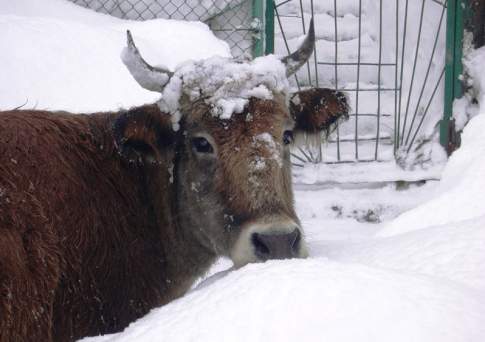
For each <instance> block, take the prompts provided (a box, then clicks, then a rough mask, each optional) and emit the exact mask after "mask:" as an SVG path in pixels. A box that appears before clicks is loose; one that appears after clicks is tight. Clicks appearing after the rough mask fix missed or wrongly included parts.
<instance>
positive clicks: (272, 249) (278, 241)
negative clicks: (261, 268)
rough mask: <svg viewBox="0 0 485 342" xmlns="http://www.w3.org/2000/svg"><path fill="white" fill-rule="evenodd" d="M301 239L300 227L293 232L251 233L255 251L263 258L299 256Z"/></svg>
mask: <svg viewBox="0 0 485 342" xmlns="http://www.w3.org/2000/svg"><path fill="white" fill-rule="evenodd" d="M301 239H302V236H301V232H300V230H299V229H298V228H296V229H295V230H293V231H292V232H291V233H253V234H252V235H251V243H252V245H253V247H254V252H255V254H256V256H257V257H258V258H259V259H261V260H268V259H287V258H293V257H297V256H298V255H299V253H300V245H301Z"/></svg>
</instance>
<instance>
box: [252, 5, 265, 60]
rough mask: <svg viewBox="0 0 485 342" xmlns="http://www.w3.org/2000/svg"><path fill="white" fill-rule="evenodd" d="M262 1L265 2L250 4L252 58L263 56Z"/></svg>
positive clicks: (263, 20) (263, 17) (263, 15)
mask: <svg viewBox="0 0 485 342" xmlns="http://www.w3.org/2000/svg"><path fill="white" fill-rule="evenodd" d="M264 1H265V0H253V2H252V12H253V21H252V23H251V31H252V33H253V58H255V57H258V56H262V55H263V54H264V43H265V32H264V22H265V13H264Z"/></svg>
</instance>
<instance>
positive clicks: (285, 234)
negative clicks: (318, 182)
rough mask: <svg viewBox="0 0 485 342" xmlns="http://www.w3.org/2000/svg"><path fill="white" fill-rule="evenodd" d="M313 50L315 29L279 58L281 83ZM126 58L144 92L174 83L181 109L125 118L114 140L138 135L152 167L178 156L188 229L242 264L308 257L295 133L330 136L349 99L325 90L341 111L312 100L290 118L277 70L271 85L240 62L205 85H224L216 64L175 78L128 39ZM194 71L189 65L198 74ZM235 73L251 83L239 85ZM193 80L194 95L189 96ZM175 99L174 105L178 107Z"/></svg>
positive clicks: (178, 186)
mask: <svg viewBox="0 0 485 342" xmlns="http://www.w3.org/2000/svg"><path fill="white" fill-rule="evenodd" d="M313 43H314V34H313V25H311V28H310V30H309V36H308V37H307V38H306V40H305V42H304V43H303V46H302V47H301V48H300V49H299V50H298V51H297V52H295V53H294V54H292V55H290V56H288V57H286V58H284V59H282V62H283V63H280V62H279V61H278V63H279V64H281V65H280V67H281V68H282V70H283V72H282V75H283V76H282V78H284V82H286V77H287V76H288V75H290V74H291V73H293V72H295V71H296V70H297V68H298V67H299V66H300V65H302V64H303V63H304V62H305V61H306V60H307V59H308V57H309V56H310V54H311V51H312V50H313ZM123 59H124V61H125V64H126V65H127V66H128V69H129V70H130V72H131V73H132V74H133V76H134V77H135V79H136V80H137V81H138V82H139V83H140V84H141V85H142V86H143V87H145V88H147V89H150V90H156V89H157V86H158V87H159V88H160V89H162V90H161V91H163V88H164V87H163V85H162V86H160V82H161V81H160V80H162V79H163V77H162V76H163V75H165V76H166V78H167V82H169V80H170V79H175V81H174V82H172V83H173V84H172V83H170V82H169V83H168V86H167V87H172V88H171V89H170V90H169V91H170V92H173V90H174V89H175V90H177V89H178V90H180V94H177V97H176V100H177V103H176V105H175V106H172V107H170V106H163V105H161V106H162V109H163V111H162V112H160V111H159V112H158V113H157V111H153V109H152V112H151V111H147V110H144V111H141V112H140V113H139V114H138V115H136V114H132V115H131V117H127V116H122V117H120V119H118V122H119V124H118V125H117V128H118V129H117V130H115V135H116V132H121V133H118V135H117V136H118V138H117V140H118V141H119V145H120V146H123V142H129V141H130V140H133V139H131V138H130V137H129V136H128V135H129V134H130V132H135V133H132V134H135V135H137V139H134V140H136V141H140V140H143V142H144V143H143V144H139V143H138V145H136V146H132V148H133V149H134V150H135V153H140V154H141V155H144V156H145V157H144V158H145V159H148V160H150V159H159V160H160V161H162V162H164V163H166V162H167V161H166V160H164V159H163V157H162V156H163V155H164V153H165V152H164V151H166V150H171V151H172V153H171V154H170V155H173V156H174V157H173V161H172V162H173V169H172V170H171V176H170V182H171V183H172V184H173V187H174V188H175V191H176V193H177V196H176V201H177V203H176V205H175V207H176V208H177V210H178V212H177V216H178V219H179V220H180V223H181V226H182V227H183V229H188V230H189V231H190V234H192V236H193V237H194V239H196V240H197V241H198V242H199V243H200V244H201V245H203V246H205V247H206V248H207V249H208V250H211V251H212V252H213V253H215V254H217V255H225V256H228V257H230V258H231V259H232V260H233V262H234V264H235V266H236V267H240V266H242V265H245V264H247V263H249V262H257V261H265V260H268V259H285V258H293V257H299V258H301V257H305V256H306V255H307V249H306V245H305V242H304V238H303V231H302V228H301V225H300V222H299V220H298V217H297V215H296V213H295V210H294V204H293V193H292V186H291V163H290V147H291V144H292V142H293V136H294V134H296V133H298V131H299V132H308V133H315V132H316V131H320V130H326V129H328V128H329V126H330V125H332V124H334V123H335V121H336V119H337V118H339V117H342V116H345V115H346V114H347V112H346V103H345V102H342V101H343V99H345V97H341V96H340V95H341V94H340V93H329V92H323V93H322V94H321V95H322V96H325V97H326V98H321V99H319V101H318V103H319V104H321V103H324V102H325V103H327V102H328V103H331V102H332V103H333V101H337V102H339V103H341V102H342V103H341V104H342V106H341V107H339V108H341V109H335V108H337V107H335V108H334V107H332V108H333V109H334V110H333V111H325V110H324V109H323V108H320V107H319V108H318V109H319V110H315V111H313V113H314V115H312V114H311V113H312V111H311V110H310V107H309V106H313V105H314V104H312V103H310V104H309V105H308V106H306V107H305V110H302V109H301V108H300V107H298V106H292V110H291V111H290V106H289V104H290V102H289V100H290V97H289V95H288V92H287V87H285V86H281V83H284V82H283V81H281V80H280V81H278V79H279V78H281V75H280V76H278V75H276V73H277V71H275V75H270V76H271V77H269V78H268V77H266V76H267V75H266V76H264V75H263V76H261V73H260V72H259V71H258V72H257V73H252V72H251V70H250V69H247V68H246V66H245V65H243V64H237V65H236V64H234V65H230V66H229V67H228V70H229V74H224V75H223V77H220V78H221V79H222V82H219V83H217V82H215V81H214V82H212V83H211V84H209V85H207V84H205V83H204V82H206V80H205V79H200V80H199V79H197V77H198V75H199V76H200V75H204V77H208V78H213V79H217V76H218V75H220V70H219V68H217V66H216V68H215V69H214V70H216V71H211V70H212V69H211V68H212V67H213V66H214V63H212V64H210V63H209V64H199V65H198V67H199V68H200V69H197V70H196V72H195V73H192V74H190V77H189V76H187V75H188V74H182V73H181V72H178V71H176V72H175V74H173V73H168V72H167V71H166V70H164V69H162V68H154V67H151V66H149V65H148V64H147V63H146V62H145V61H144V60H143V59H142V58H141V56H140V54H139V52H138V50H137V49H136V47H135V46H134V44H133V41H132V39H131V36H130V35H128V51H125V55H124V57H123ZM285 65H286V69H285ZM140 68H141V70H138V69H140ZM194 68H196V67H194V66H190V67H189V69H190V70H191V71H192V69H194ZM222 68H223V67H222ZM256 69H257V70H259V69H258V68H256ZM247 70H249V71H247ZM285 70H286V71H285ZM214 73H217V74H214ZM232 73H235V74H237V75H240V74H244V77H242V80H241V78H238V79H236V80H233V79H232V78H231V77H232ZM280 74H281V73H280ZM177 77H178V79H177ZM194 80H195V81H194ZM228 80H229V81H228ZM157 82H158V83H157ZM190 82H191V83H190ZM194 82H195V90H194V85H193V83H194ZM248 82H249V83H248ZM189 83H190V84H191V88H190V89H189V90H188V91H184V88H183V87H184V85H185V84H189ZM202 83H203V84H202ZM157 84H158V85H157ZM228 84H229V86H228ZM177 87H178V88H177ZM224 87H228V88H224ZM235 89H236V90H235ZM254 89H256V91H255V90H254ZM194 94H197V96H194ZM217 94H219V97H217V96H216V95H217ZM220 94H224V96H225V97H224V96H223V97H221V96H220ZM235 94H236V95H237V96H239V97H237V96H236V95H235ZM241 94H242V95H241ZM228 98H230V100H228ZM162 100H163V101H164V102H163V103H164V104H165V105H166V104H167V99H164V97H163V96H162ZM168 102H171V103H172V105H173V101H171V100H170V101H168ZM228 103H229V105H228ZM169 104H170V103H169ZM218 106H219V107H218ZM228 108H229V109H228ZM167 112H170V114H169V113H167ZM228 114H229V115H228ZM307 121H308V122H307ZM315 122H317V123H318V125H316V124H315ZM120 127H121V128H120ZM130 127H131V128H130ZM134 140H133V141H134ZM126 145H129V144H126ZM137 146H138V149H137ZM140 146H149V148H146V147H144V148H143V149H141V148H139V147H140ZM162 165H163V164H162ZM163 166H165V167H166V166H167V165H163ZM169 167H171V166H169ZM162 172H165V170H162Z"/></svg>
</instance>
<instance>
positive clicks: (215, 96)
mask: <svg viewBox="0 0 485 342" xmlns="http://www.w3.org/2000/svg"><path fill="white" fill-rule="evenodd" d="M127 55H128V56H129V54H128V53H124V56H127ZM125 60H126V58H125ZM288 90H289V83H288V79H287V77H286V68H285V66H284V65H283V63H282V62H281V61H280V60H279V59H278V58H276V57H275V56H274V55H269V56H264V57H259V58H256V59H254V60H253V61H251V62H249V63H241V62H237V61H235V60H233V59H230V58H222V57H212V58H208V59H205V60H199V61H188V62H186V63H183V64H182V65H181V66H179V67H178V68H177V69H176V71H175V74H174V75H173V76H172V77H171V78H170V80H169V82H168V84H167V85H166V86H165V88H164V90H163V92H162V98H161V100H160V101H159V106H160V109H161V110H162V111H165V112H168V113H171V114H172V115H175V116H176V117H180V114H179V109H180V100H181V98H183V96H184V95H185V96H186V97H187V98H188V99H189V100H190V102H194V101H198V100H204V102H205V103H207V104H208V105H209V106H210V107H211V108H212V109H211V112H212V114H213V115H214V116H216V117H219V118H221V119H229V118H231V115H232V114H234V113H241V112H242V111H243V110H244V107H245V106H246V105H247V103H248V101H249V98H251V97H255V98H261V99H266V100H268V99H272V98H273V94H275V93H283V94H288Z"/></svg>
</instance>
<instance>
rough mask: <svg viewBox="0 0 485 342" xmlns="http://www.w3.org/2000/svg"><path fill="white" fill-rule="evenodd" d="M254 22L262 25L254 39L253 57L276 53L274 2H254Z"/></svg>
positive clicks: (265, 0) (256, 0)
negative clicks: (255, 20)
mask: <svg viewBox="0 0 485 342" xmlns="http://www.w3.org/2000/svg"><path fill="white" fill-rule="evenodd" d="M252 9H253V20H254V19H257V20H258V22H259V23H261V27H260V30H259V31H256V32H255V35H254V39H253V51H252V52H253V57H259V56H263V55H268V54H272V53H274V34H275V32H274V1H273V0H253V4H252Z"/></svg>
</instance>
